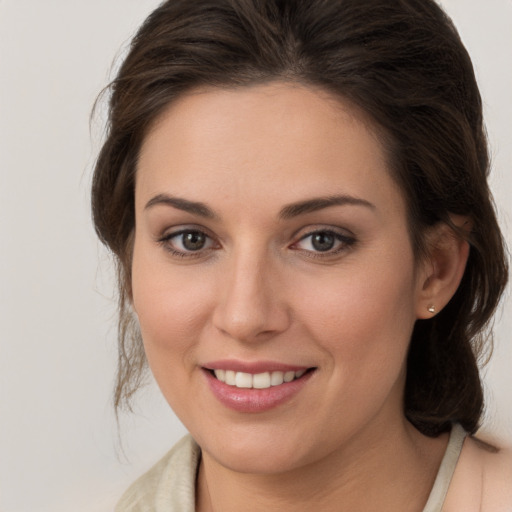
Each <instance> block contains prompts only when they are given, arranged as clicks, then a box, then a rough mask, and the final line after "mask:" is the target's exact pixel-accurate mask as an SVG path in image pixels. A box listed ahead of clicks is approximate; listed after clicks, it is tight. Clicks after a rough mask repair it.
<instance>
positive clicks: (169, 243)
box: [159, 229, 215, 257]
mask: <svg viewBox="0 0 512 512" xmlns="http://www.w3.org/2000/svg"><path fill="white" fill-rule="evenodd" d="M159 242H160V243H161V244H162V245H163V246H164V247H165V249H166V250H168V251H169V252H171V253H172V254H174V255H176V256H182V257H187V256H192V255H199V254H201V253H204V251H207V250H210V249H213V248H214V247H215V243H214V241H213V240H212V238H211V237H210V236H208V235H207V234H206V233H205V232H204V231H201V230H199V229H181V230H179V231H175V232H173V233H169V234H166V235H165V236H163V237H162V238H161V239H160V240H159Z"/></svg>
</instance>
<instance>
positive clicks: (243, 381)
mask: <svg viewBox="0 0 512 512" xmlns="http://www.w3.org/2000/svg"><path fill="white" fill-rule="evenodd" d="M202 370H203V372H204V375H205V376H206V381H207V383H208V385H209V388H210V390H211V392H212V393H213V395H214V396H215V397H216V398H217V400H218V401H219V402H220V403H221V404H223V405H224V406H225V407H227V408H228V409H231V410H234V411H237V412H239V413H263V412H266V411H270V410H272V409H275V408H277V407H278V406H280V405H282V404H284V403H286V402H289V401H290V400H291V399H292V398H293V397H294V396H296V395H298V394H299V393H301V390H302V389H304V387H306V386H307V385H308V384H307V383H308V382H309V381H310V380H311V377H312V376H313V374H314V373H315V372H316V370H317V368H316V367H311V368H307V367H298V366H296V367H292V366H288V365H280V364H277V365H275V364H268V365H267V364H265V363H259V364H253V365H251V364H243V363H239V364H237V363H232V362H224V363H219V364H211V365H208V367H202ZM244 370H245V371H244Z"/></svg>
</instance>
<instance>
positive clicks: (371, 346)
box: [132, 83, 424, 472]
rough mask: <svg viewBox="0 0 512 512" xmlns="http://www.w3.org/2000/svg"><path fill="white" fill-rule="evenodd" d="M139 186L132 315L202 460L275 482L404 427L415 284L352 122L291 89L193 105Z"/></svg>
mask: <svg viewBox="0 0 512 512" xmlns="http://www.w3.org/2000/svg"><path fill="white" fill-rule="evenodd" d="M137 173H138V174H137V182H136V194H135V195H136V231H135V246H134V254H133V269H132V270H133V274H132V277H133V303H134V308H135V311H136V312H137V315H138V318H139V321H140V327H141V331H142V335H143V339H144V346H145V350H146V354H147V358H148V361H149V365H150V367H151V370H152V372H153V374H154V376H155V378H156V380H157V382H158V384H159V386H160V388H161V390H162V392H163V394H164V395H165V397H166V399H167V401H168V402H169V404H170V405H171V407H172V408H173V409H174V411H175V412H176V414H177V415H178V416H179V417H180V419H181V420H182V421H183V423H184V424H185V426H186V427H187V429H188V430H189V431H190V432H191V433H192V435H193V436H194V438H195V439H196V440H197V441H198V443H199V444H200V445H201V447H202V448H203V450H204V451H205V452H206V453H207V454H208V455H209V456H211V457H213V458H214V459H215V460H216V461H217V462H220V463H221V464H222V465H224V466H225V467H229V468H232V469H236V470H240V471H255V472H272V471H284V470H286V469H291V468H297V467H301V466H303V465H306V464H309V463H311V462H314V461H315V460H318V459H320V458H322V457H326V456H328V455H330V454H333V453H336V452H339V451H342V450H345V449H347V447H349V446H354V445H356V444H357V442H362V440H363V439H364V440H365V443H367V442H368V440H369V439H373V440H377V439H378V435H379V433H381V432H382V431H383V429H386V428H388V429H389V428H393V427H394V426H396V425H397V424H399V423H401V422H403V421H404V419H403V413H402V395H403V388H404V377H405V358H406V352H407V347H408V343H409V339H410V336H411V332H412V328H413V325H414V322H415V320H416V318H417V313H418V311H419V308H420V304H419V303H420V290H421V274H422V272H421V271H420V269H418V268H416V265H415V261H414V258H413V253H412V249H411V244H410V240H409V236H408V230H407V220H406V209H405V204H404V199H403V197H402V194H401V192H400V190H399V189H398V187H397V186H396V184H395V182H394V181H393V179H392V178H391V177H390V174H389V171H388V169H387V164H386V160H385V157H384V152H383V149H382V147H381V145H380V143H379V141H378V139H377V138H376V136H375V135H374V133H373V132H372V131H371V125H370V124H369V123H368V122H366V121H365V120H364V119H363V118H362V117H361V115H360V114H359V113H358V112H357V111H356V110H355V109H353V108H352V107H350V106H349V105H348V104H344V103H343V102H341V101H339V100H335V99H333V98H332V97H330V96H328V95H327V94H326V93H323V92H321V91H318V90H313V89H311V88H306V87H302V86H299V85H290V84H284V83H272V84H267V85H258V86H253V87H247V88H240V89H232V90H220V89H208V90H204V91H198V92H195V93H193V94H192V93H191V94H188V95H185V96H183V97H182V98H181V99H180V100H178V101H176V102H175V103H174V104H172V106H171V107H170V108H169V109H168V110H167V111H166V112H165V113H164V115H162V117H161V118H160V119H159V121H158V122H157V123H156V124H155V125H154V127H153V129H152V130H151V131H150V133H149V134H148V136H147V137H146V139H145V142H144V144H143V147H142V151H141V155H140V161H139V165H138V171H137ZM421 307H424V305H421ZM215 373H216V374H217V377H216V376H215ZM290 379H293V380H291V381H290V382H288V381H289V380H290ZM223 380H224V381H227V382H223Z"/></svg>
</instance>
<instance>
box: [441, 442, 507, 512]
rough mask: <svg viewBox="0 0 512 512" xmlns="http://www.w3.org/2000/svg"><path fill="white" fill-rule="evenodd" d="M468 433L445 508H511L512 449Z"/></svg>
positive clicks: (496, 511)
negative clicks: (470, 435)
mask: <svg viewBox="0 0 512 512" xmlns="http://www.w3.org/2000/svg"><path fill="white" fill-rule="evenodd" d="M497 446H500V444H499V443H494V442H493V443H487V442H484V441H482V440H480V439H478V438H473V437H467V438H466V440H465V442H464V445H463V448H462V452H461V454H460V458H459V461H458V464H457V467H456V470H455V473H454V475H453V479H452V483H451V485H450V490H449V493H448V496H447V500H446V502H445V507H444V508H443V510H446V512H452V511H453V512H457V511H459V510H465V511H467V512H470V511H473V510H475V511H480V512H512V449H511V448H510V447H505V446H503V447H501V446H500V447H499V448H496V447H497Z"/></svg>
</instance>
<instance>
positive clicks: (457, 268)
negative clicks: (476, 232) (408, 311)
mask: <svg viewBox="0 0 512 512" xmlns="http://www.w3.org/2000/svg"><path fill="white" fill-rule="evenodd" d="M452 221H453V223H454V225H455V226H457V227H460V228H462V229H468V231H469V228H468V226H469V221H468V219H467V218H465V217H464V218H463V217H452ZM428 238H429V240H428V246H429V249H428V251H429V255H428V257H427V258H426V259H425V261H424V264H423V269H422V272H421V274H422V275H421V277H420V280H419V283H418V284H419V288H420V289H419V291H418V302H417V311H416V315H417V318H419V319H428V318H432V317H433V316H434V315H436V314H437V313H439V312H440V311H441V310H442V309H443V308H444V307H445V306H446V304H448V302H449V301H450V299H451V298H452V297H453V295H454V294H455V292H456V291H457V288H458V287H459V284H460V282H461V280H462V276H463V275H464V270H465V269H466V263H467V260H468V257H469V243H468V242H467V241H466V240H465V239H464V238H463V237H462V236H460V235H459V234H457V233H455V231H454V230H453V229H452V228H451V227H450V226H449V225H448V224H445V223H440V224H439V225H437V226H436V227H435V228H434V229H433V231H432V233H431V234H430V235H429V237H428Z"/></svg>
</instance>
